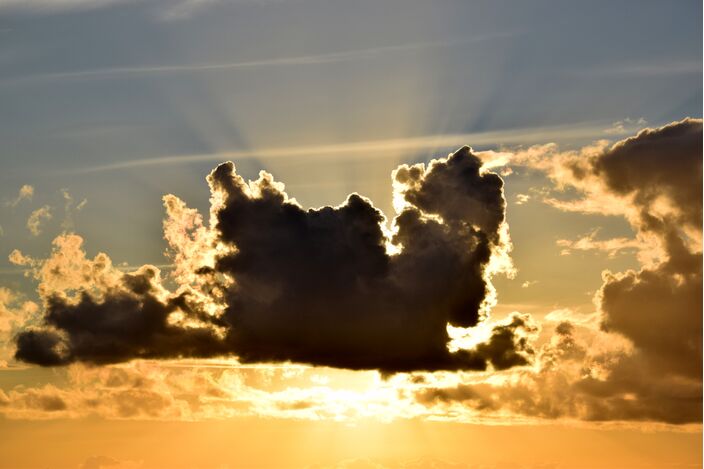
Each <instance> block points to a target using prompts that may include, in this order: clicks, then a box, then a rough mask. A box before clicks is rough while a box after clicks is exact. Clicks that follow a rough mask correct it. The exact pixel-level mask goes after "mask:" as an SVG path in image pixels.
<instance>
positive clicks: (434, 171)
mask: <svg viewBox="0 0 704 469" xmlns="http://www.w3.org/2000/svg"><path fill="white" fill-rule="evenodd" d="M208 183H209V184H210V188H211V192H212V195H211V203H212V206H211V213H210V218H211V220H210V225H211V226H210V227H205V226H204V224H203V221H202V219H201V217H200V215H199V214H197V212H195V211H193V210H192V209H189V208H188V207H186V206H185V204H183V203H182V202H181V201H180V200H178V199H177V198H176V197H174V196H166V197H165V198H164V203H165V206H166V209H167V220H166V221H165V224H164V228H165V238H166V239H167V241H168V242H169V244H170V246H171V251H170V252H171V255H172V257H173V259H174V262H175V266H176V271H175V279H176V280H177V281H178V287H177V288H176V290H175V291H173V292H171V291H168V290H167V289H166V288H165V287H164V286H163V284H162V281H161V279H160V272H159V270H158V269H157V268H155V267H153V266H144V267H142V268H140V269H139V270H137V271H135V272H132V273H127V274H123V273H121V272H117V271H116V269H114V268H113V267H112V266H111V264H110V261H109V258H108V257H107V256H106V255H104V254H99V255H98V256H97V257H96V258H95V259H93V260H89V259H87V258H86V257H85V254H84V253H83V252H82V251H81V250H80V238H79V237H77V236H72V235H67V236H63V237H60V238H57V241H56V242H55V245H56V246H55V252H54V255H53V256H52V257H51V258H50V259H49V260H47V261H45V262H43V263H40V264H37V266H36V267H35V271H36V275H37V276H38V278H39V279H40V287H39V289H40V292H41V293H42V296H43V298H44V303H45V305H44V306H45V311H44V325H43V327H41V328H38V329H32V330H27V331H25V332H24V333H22V334H20V335H19V337H18V339H17V346H18V349H17V355H16V356H17V358H18V359H20V360H23V361H27V362H31V363H37V364H41V365H49V366H51V365H61V364H67V363H71V362H74V361H85V362H91V363H114V362H119V361H125V360H130V359H133V358H168V357H212V356H217V355H225V354H232V355H236V356H237V357H238V358H239V360H240V361H241V362H244V363H247V362H281V361H291V362H299V363H308V364H313V365H324V366H331V367H340V368H351V369H378V370H381V371H383V372H388V373H393V372H399V371H413V370H457V369H468V370H483V369H486V368H487V366H489V365H490V364H491V365H492V366H493V367H494V368H497V369H503V368H508V367H511V366H517V365H525V364H527V363H528V362H529V358H530V355H531V353H532V349H531V348H530V347H529V346H528V344H527V342H526V340H525V337H524V335H525V334H526V333H529V332H530V330H531V327H532V326H530V325H529V324H528V323H529V321H528V319H527V318H526V317H523V316H515V317H512V319H511V320H510V322H509V323H507V324H503V323H502V324H499V325H497V326H496V328H495V329H494V331H493V333H492V334H491V335H490V337H489V338H488V339H487V341H486V342H485V343H481V344H476V347H474V348H472V349H459V350H454V351H450V350H449V349H448V342H449V340H450V338H449V336H448V325H450V326H454V327H462V328H471V327H474V326H477V325H478V324H480V322H482V321H483V320H485V318H486V316H487V314H488V311H489V309H490V308H491V306H492V305H493V304H494V302H495V292H494V289H493V287H492V285H491V283H490V279H491V276H492V275H493V274H495V273H497V272H501V271H504V272H509V273H510V272H511V265H510V258H509V257H508V252H509V250H510V240H509V238H508V228H507V225H506V222H505V206H506V202H505V199H504V196H503V182H502V180H501V178H500V177H499V176H497V175H496V174H493V173H491V172H488V171H486V170H485V169H484V168H482V162H481V160H480V159H479V158H478V157H477V156H476V155H474V154H473V153H472V152H471V150H470V149H469V148H468V147H464V148H462V149H460V150H458V151H457V152H455V153H454V154H452V155H450V156H448V157H447V158H444V159H439V160H434V161H432V162H431V163H430V164H429V165H428V166H427V167H426V166H425V165H423V164H417V165H413V166H407V165H402V166H400V167H399V168H398V169H397V170H396V171H394V173H393V185H394V191H395V195H394V202H395V206H396V208H397V211H398V214H397V216H396V217H395V218H394V220H393V221H392V223H391V224H390V227H388V226H387V224H386V219H385V217H384V215H383V214H382V213H381V212H380V211H379V210H378V209H376V208H375V207H374V206H373V205H372V204H371V202H370V201H369V200H367V199H365V198H363V197H361V196H359V195H357V194H352V195H350V196H349V197H348V199H347V200H346V201H345V202H344V203H343V204H341V205H339V206H337V207H323V208H320V209H307V210H306V209H304V208H302V207H301V206H300V205H298V204H297V203H296V202H295V200H293V199H290V198H289V197H288V195H287V194H286V193H285V192H284V187H283V184H281V183H278V182H276V181H274V179H273V177H272V176H271V175H269V174H267V173H265V172H262V173H260V177H259V179H258V180H256V181H250V182H246V181H245V180H244V179H243V178H242V177H241V176H239V175H238V174H237V173H236V171H235V168H234V165H233V164H232V163H224V164H222V165H220V166H218V167H217V168H216V169H215V170H213V172H212V173H211V174H210V175H209V176H208ZM70 251H73V254H68V252H70ZM77 251H80V252H77ZM79 272H81V273H82V275H81V277H80V278H78V279H76V276H77V275H78V273H79ZM64 275H65V277H66V278H64ZM71 279H74V280H75V281H74V280H71Z"/></svg>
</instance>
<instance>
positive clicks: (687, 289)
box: [416, 119, 703, 424]
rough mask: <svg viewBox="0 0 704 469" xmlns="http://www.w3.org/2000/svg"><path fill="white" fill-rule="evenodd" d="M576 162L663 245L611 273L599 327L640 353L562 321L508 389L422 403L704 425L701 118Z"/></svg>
mask: <svg viewBox="0 0 704 469" xmlns="http://www.w3.org/2000/svg"><path fill="white" fill-rule="evenodd" d="M572 163H573V164H572ZM570 164H571V167H569V166H568V169H571V170H572V175H573V176H574V177H576V178H577V179H578V180H591V181H595V182H598V183H601V184H603V185H604V187H605V188H606V190H607V191H609V192H610V193H611V194H614V195H617V196H621V197H623V198H622V201H623V204H624V205H629V206H630V207H632V208H633V209H634V213H635V214H636V215H635V217H633V218H631V222H632V223H633V225H634V228H635V229H636V230H638V231H639V232H640V233H641V234H644V235H648V236H651V237H654V238H655V239H657V240H658V243H659V245H660V246H661V248H660V249H661V250H662V251H663V254H662V256H661V257H662V260H661V261H660V262H659V263H656V264H652V265H646V266H644V267H642V268H641V269H640V270H629V271H626V272H619V273H612V272H609V271H606V272H604V274H603V278H604V283H603V284H602V286H601V288H600V290H599V292H598V294H597V298H596V299H597V303H598V306H599V311H600V313H601V318H600V329H601V331H602V334H603V332H607V333H609V334H618V335H620V336H622V337H623V338H625V339H627V341H628V343H629V344H630V345H631V350H630V351H628V352H625V351H624V350H621V349H618V350H615V351H613V350H611V351H609V350H589V348H588V345H587V344H585V343H579V342H578V341H577V339H576V338H575V337H574V327H573V326H572V325H570V324H569V323H564V324H561V325H559V326H558V327H557V328H556V331H555V334H554V336H553V341H552V343H550V344H549V345H548V346H546V347H544V348H543V349H542V350H541V351H540V353H539V354H538V355H539V358H538V362H539V366H540V368H541V369H540V371H539V372H538V373H530V372H523V373H522V374H521V379H518V380H515V381H513V382H510V383H509V384H507V385H503V386H502V385H498V386H497V385H492V384H488V383H478V384H460V385H457V386H452V387H426V388H424V389H421V390H420V391H418V392H417V394H416V398H417V399H418V400H419V401H420V402H422V403H424V404H427V405H452V404H453V403H458V402H459V403H462V404H463V405H465V406H468V407H472V408H475V409H477V410H480V409H489V410H499V409H504V410H510V411H512V412H515V413H518V414H524V415H530V416H536V417H543V418H559V417H572V418H580V419H584V420H594V421H605V420H651V421H661V422H667V423H673V424H683V423H698V422H701V419H702V308H703V305H702V293H703V292H702V252H701V249H702V247H701V236H702V226H701V224H702V121H701V120H699V119H684V120H682V121H680V122H675V123H672V124H669V125H667V126H664V127H661V128H657V129H647V130H644V131H642V132H641V133H639V134H638V135H637V136H635V137H632V138H628V139H626V140H623V141H621V142H618V143H617V144H616V145H614V146H613V147H611V148H609V149H607V150H605V151H604V152H603V153H601V154H599V155H596V156H595V157H594V159H593V160H591V161H589V162H588V164H585V163H584V162H583V161H577V162H570ZM603 340H606V341H609V342H616V341H615V338H614V337H612V336H608V337H606V338H604V339H603ZM570 370H572V372H570Z"/></svg>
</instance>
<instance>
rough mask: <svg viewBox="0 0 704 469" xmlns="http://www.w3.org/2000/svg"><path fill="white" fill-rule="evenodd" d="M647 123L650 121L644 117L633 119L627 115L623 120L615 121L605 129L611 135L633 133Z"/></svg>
mask: <svg viewBox="0 0 704 469" xmlns="http://www.w3.org/2000/svg"><path fill="white" fill-rule="evenodd" d="M646 125H648V121H646V120H645V119H643V118H642V117H640V118H638V119H631V118H630V117H626V118H625V119H623V120H620V121H616V122H614V123H613V124H611V127H609V128H608V129H604V133H606V134H609V135H625V134H631V133H635V132H637V131H639V130H640V129H642V128H643V127H645V126H646Z"/></svg>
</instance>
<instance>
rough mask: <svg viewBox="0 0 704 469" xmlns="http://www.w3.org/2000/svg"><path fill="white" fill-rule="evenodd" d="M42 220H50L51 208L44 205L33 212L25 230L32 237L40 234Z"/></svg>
mask: <svg viewBox="0 0 704 469" xmlns="http://www.w3.org/2000/svg"><path fill="white" fill-rule="evenodd" d="M42 220H51V207H49V206H48V205H45V206H43V207H41V208H38V209H36V210H35V211H33V212H32V213H31V214H30V215H29V218H28V219H27V229H28V230H29V232H30V233H32V234H33V235H34V236H39V234H41V232H42V230H41V224H42Z"/></svg>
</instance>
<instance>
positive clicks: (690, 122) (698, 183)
mask: <svg viewBox="0 0 704 469" xmlns="http://www.w3.org/2000/svg"><path fill="white" fill-rule="evenodd" d="M593 171H594V172H595V173H596V174H597V175H598V176H600V177H601V178H602V179H603V180H604V181H605V182H606V184H607V186H608V187H609V189H610V190H612V191H613V192H615V193H617V194H620V195H632V196H633V197H634V203H635V204H636V205H637V206H638V207H639V208H640V209H641V215H642V218H643V221H644V222H645V224H644V226H645V227H649V226H651V225H653V224H654V223H656V225H655V226H661V223H662V222H663V220H662V215H661V214H660V213H659V212H662V210H659V209H658V207H657V206H656V204H657V203H665V200H662V197H665V198H666V199H667V202H668V203H669V207H668V210H667V212H668V219H667V220H665V221H666V222H668V223H667V224H668V225H669V226H670V227H672V226H673V225H672V224H673V223H677V224H686V225H688V226H691V227H694V228H696V229H699V230H701V226H702V207H701V201H702V120H701V119H684V120H682V121H679V122H673V123H672V124H669V125H666V126H664V127H660V128H656V129H645V130H643V131H642V132H640V133H639V134H638V135H637V136H635V137H631V138H627V139H625V140H622V141H621V142H618V143H617V144H616V145H614V146H613V147H612V148H610V149H609V150H608V151H607V152H605V153H604V154H603V155H601V156H600V157H599V158H597V159H596V160H595V162H594V165H593ZM657 221H660V223H657Z"/></svg>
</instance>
